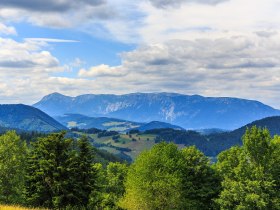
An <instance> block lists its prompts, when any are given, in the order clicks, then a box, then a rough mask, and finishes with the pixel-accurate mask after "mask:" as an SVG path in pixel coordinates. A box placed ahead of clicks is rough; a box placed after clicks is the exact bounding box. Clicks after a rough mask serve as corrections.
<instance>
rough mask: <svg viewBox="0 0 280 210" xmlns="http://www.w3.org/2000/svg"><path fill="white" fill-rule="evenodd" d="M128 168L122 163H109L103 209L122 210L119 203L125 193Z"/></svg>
mask: <svg viewBox="0 0 280 210" xmlns="http://www.w3.org/2000/svg"><path fill="white" fill-rule="evenodd" d="M127 171H128V166H127V165H126V164H122V163H118V162H116V163H112V162H111V163H109V164H108V166H107V168H106V173H105V179H106V180H105V186H104V193H103V201H102V208H103V209H120V208H119V207H118V201H119V200H120V198H121V197H122V196H123V195H124V193H125V187H124V182H125V179H126V175H127Z"/></svg>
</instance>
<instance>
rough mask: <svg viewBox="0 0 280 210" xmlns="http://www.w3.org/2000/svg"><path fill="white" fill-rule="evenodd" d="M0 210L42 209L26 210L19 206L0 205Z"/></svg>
mask: <svg viewBox="0 0 280 210" xmlns="http://www.w3.org/2000/svg"><path fill="white" fill-rule="evenodd" d="M0 210H42V209H36V208H26V207H20V206H7V205H0Z"/></svg>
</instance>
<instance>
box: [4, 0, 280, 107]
mask: <svg viewBox="0 0 280 210" xmlns="http://www.w3.org/2000/svg"><path fill="white" fill-rule="evenodd" d="M279 9H280V1H279V0H137V1H131V0H117V1H116V0H79V1H73V0H49V1H43V0H24V1H22V0H0V103H26V104H32V103H34V102H36V101H38V100H40V99H41V98H42V97H43V96H44V95H46V94H49V93H52V92H60V93H63V94H66V95H71V96H76V95H79V94H86V93H96V94H98V93H115V94H123V93H131V92H177V93H184V94H200V95H204V96H217V97H219V96H230V97H239V98H248V99H255V100H260V101H262V102H264V103H266V104H269V105H271V106H273V107H275V108H280V94H279V93H280V13H279Z"/></svg>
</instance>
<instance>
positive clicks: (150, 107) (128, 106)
mask: <svg viewBox="0 0 280 210" xmlns="http://www.w3.org/2000/svg"><path fill="white" fill-rule="evenodd" d="M33 106H34V107H37V108H39V109H41V110H43V111H44V112H46V113H47V114H49V115H51V116H63V115H64V114H65V113H75V114H82V115H86V116H90V117H109V118H117V119H124V120H127V121H136V122H151V121H161V122H167V123H172V124H176V125H179V126H181V127H183V128H185V129H189V130H196V129H205V128H220V129H226V130H233V129H236V128H239V127H241V126H243V125H245V124H247V123H250V122H252V121H254V120H258V119H262V118H264V117H269V116H276V115H280V111H279V110H276V109H274V108H272V107H270V106H267V105H265V104H263V103H261V102H258V101H252V100H245V99H238V98H226V97H221V98H214V97H212V98H211V97H203V96H199V95H191V96H190V95H182V94H175V93H134V94H126V95H93V94H88V95H81V96H77V97H69V96H65V95H62V94H59V93H53V94H50V95H47V96H45V97H44V98H43V99H42V100H41V101H39V102H38V103H36V104H34V105H33Z"/></svg>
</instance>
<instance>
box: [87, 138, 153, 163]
mask: <svg viewBox="0 0 280 210" xmlns="http://www.w3.org/2000/svg"><path fill="white" fill-rule="evenodd" d="M89 136H90V137H91V138H93V139H94V141H95V143H99V144H103V146H102V147H101V148H100V149H104V150H106V151H108V152H110V153H113V154H119V153H120V151H119V150H117V149H115V148H112V147H110V146H109V145H112V146H115V147H122V148H129V149H131V151H130V152H125V154H126V155H128V156H130V157H131V158H132V159H135V158H136V157H137V156H138V155H139V154H140V153H141V152H142V151H143V150H147V149H150V148H152V146H154V145H155V138H156V135H148V134H132V135H127V134H120V138H119V139H118V140H117V141H114V140H113V139H112V137H113V136H106V137H101V138H98V135H97V134H89Z"/></svg>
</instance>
